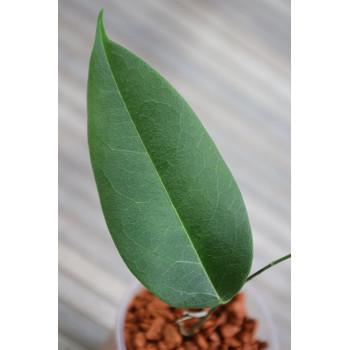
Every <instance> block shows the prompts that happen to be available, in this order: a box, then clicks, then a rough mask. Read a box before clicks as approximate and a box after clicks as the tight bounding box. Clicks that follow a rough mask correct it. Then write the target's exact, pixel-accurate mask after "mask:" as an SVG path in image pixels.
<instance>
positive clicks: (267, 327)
mask: <svg viewBox="0 0 350 350" xmlns="http://www.w3.org/2000/svg"><path fill="white" fill-rule="evenodd" d="M141 289H143V286H142V285H141V284H140V282H138V281H136V280H135V282H134V283H133V284H132V285H131V286H130V287H129V288H128V290H127V291H126V293H125V295H124V297H123V300H122V302H121V304H120V307H119V311H118V315H117V322H116V328H115V338H116V344H117V349H118V350H127V349H126V346H125V341H124V319H125V314H126V311H127V309H128V306H129V303H130V302H131V300H132V298H133V297H134V296H135V295H136V294H137V293H138V292H139V291H140V290H141ZM242 291H243V292H244V293H245V296H246V305H247V314H248V316H249V317H251V318H254V319H256V320H257V321H258V330H257V332H256V338H257V339H259V340H261V341H267V342H268V344H269V347H268V349H269V350H279V343H278V336H277V332H276V327H275V325H274V322H273V319H272V316H271V313H270V312H269V310H268V309H267V307H266V305H265V303H264V302H263V300H262V299H261V297H260V296H259V295H258V293H257V291H256V290H255V289H254V287H252V285H249V283H248V284H246V285H245V286H244V287H243V289H242Z"/></svg>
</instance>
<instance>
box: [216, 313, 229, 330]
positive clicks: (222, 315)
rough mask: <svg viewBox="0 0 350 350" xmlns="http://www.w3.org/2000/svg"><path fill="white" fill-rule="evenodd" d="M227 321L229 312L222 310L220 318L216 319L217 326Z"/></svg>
mask: <svg viewBox="0 0 350 350" xmlns="http://www.w3.org/2000/svg"><path fill="white" fill-rule="evenodd" d="M226 322H227V312H225V311H221V312H220V314H219V316H218V318H217V319H216V321H215V326H216V327H218V326H221V325H223V324H225V323H226Z"/></svg>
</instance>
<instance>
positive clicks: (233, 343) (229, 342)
mask: <svg viewBox="0 0 350 350" xmlns="http://www.w3.org/2000/svg"><path fill="white" fill-rule="evenodd" d="M224 341H225V344H226V345H228V346H232V347H234V348H236V347H237V346H240V345H241V342H240V341H239V340H237V339H236V338H226V339H225V340H224Z"/></svg>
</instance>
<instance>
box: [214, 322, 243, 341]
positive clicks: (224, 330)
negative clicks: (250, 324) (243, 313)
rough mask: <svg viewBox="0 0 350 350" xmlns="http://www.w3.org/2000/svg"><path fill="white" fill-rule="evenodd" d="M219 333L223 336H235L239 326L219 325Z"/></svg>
mask: <svg viewBox="0 0 350 350" xmlns="http://www.w3.org/2000/svg"><path fill="white" fill-rule="evenodd" d="M219 329H220V333H221V335H222V336H223V337H224V338H231V337H233V336H235V335H236V334H237V333H238V332H239V331H240V328H239V327H237V326H233V325H231V324H224V325H223V326H220V328H219Z"/></svg>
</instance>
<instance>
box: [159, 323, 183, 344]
mask: <svg viewBox="0 0 350 350" xmlns="http://www.w3.org/2000/svg"><path fill="white" fill-rule="evenodd" d="M163 338H164V342H165V344H166V345H167V346H168V347H169V349H174V348H175V347H177V346H180V344H181V343H182V336H181V334H180V333H179V331H178V330H177V329H176V328H175V327H174V326H173V325H171V324H169V323H168V324H166V325H165V327H164V330H163Z"/></svg>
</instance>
